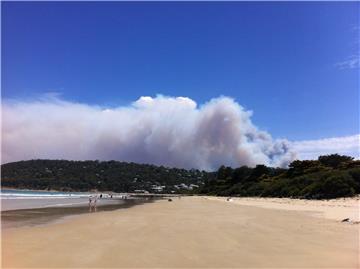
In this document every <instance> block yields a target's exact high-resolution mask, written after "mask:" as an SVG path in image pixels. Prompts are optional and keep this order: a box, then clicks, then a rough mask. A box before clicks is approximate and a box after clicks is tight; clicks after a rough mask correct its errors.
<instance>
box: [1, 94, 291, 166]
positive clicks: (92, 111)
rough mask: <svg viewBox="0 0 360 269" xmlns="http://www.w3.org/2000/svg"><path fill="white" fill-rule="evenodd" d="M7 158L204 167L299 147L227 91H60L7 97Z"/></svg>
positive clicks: (284, 157) (274, 162)
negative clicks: (205, 96)
mask: <svg viewBox="0 0 360 269" xmlns="http://www.w3.org/2000/svg"><path fill="white" fill-rule="evenodd" d="M2 120H3V126H2V127H3V129H2V136H3V144H2V162H3V163H6V162H10V161H18V160H26V159H35V158H49V159H72V160H86V159H92V160H94V159H99V160H122V161H132V162H138V163H152V164H157V165H165V166H175V167H184V168H199V169H205V170H212V169H217V168H218V167H219V166H220V165H222V164H225V165H230V166H240V165H249V166H254V165H256V164H266V165H271V166H286V165H287V164H288V163H289V162H290V161H291V160H293V159H294V156H295V155H294V152H293V151H292V150H291V148H290V146H289V145H290V143H289V142H288V141H286V140H274V139H272V137H271V136H270V134H268V133H266V132H264V131H261V130H259V129H258V128H257V127H256V126H254V124H252V122H251V112H250V111H246V110H244V108H242V107H241V106H240V105H239V104H238V103H236V102H235V101H234V100H233V99H231V98H228V97H219V98H216V99H212V100H210V101H209V102H207V103H205V104H203V105H200V106H198V105H197V104H196V103H195V102H194V101H193V100H191V99H190V98H187V97H164V96H157V97H155V98H152V97H148V96H146V97H141V98H139V99H138V100H137V101H135V102H134V103H132V104H131V105H129V106H122V107H117V108H106V109H104V108H102V107H98V106H92V105H87V104H80V103H74V102H69V101H64V100H61V99H57V98H50V99H42V100H36V101H26V102H19V101H4V102H3V108H2Z"/></svg>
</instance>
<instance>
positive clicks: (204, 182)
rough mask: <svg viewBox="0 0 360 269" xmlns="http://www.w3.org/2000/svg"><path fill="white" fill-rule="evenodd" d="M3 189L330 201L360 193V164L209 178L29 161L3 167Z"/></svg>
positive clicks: (329, 162) (323, 159) (329, 158)
mask: <svg viewBox="0 0 360 269" xmlns="http://www.w3.org/2000/svg"><path fill="white" fill-rule="evenodd" d="M179 185H181V186H188V187H189V186H194V187H193V188H185V187H181V186H180V187H179ZM1 186H2V187H11V188H19V189H37V190H61V191H90V190H98V191H114V192H133V191H135V190H146V191H149V192H154V189H153V187H154V186H164V188H163V190H162V191H161V192H163V193H187V194H200V195H219V196H258V197H292V198H305V199H330V198H337V197H347V196H353V195H356V194H359V193H360V161H358V160H354V159H353V158H352V157H349V156H344V155H339V154H331V155H325V156H320V157H319V158H318V159H317V160H304V161H300V160H296V161H293V162H292V163H290V164H289V167H288V168H286V169H285V168H274V167H267V166H265V165H257V166H255V167H253V168H251V167H248V166H241V167H238V168H231V167H226V166H221V167H220V168H219V169H218V170H217V171H216V172H206V171H200V170H197V169H191V170H186V169H179V168H169V167H164V166H155V165H149V164H136V163H127V162H118V161H102V162H101V161H67V160H30V161H20V162H13V163H7V164H3V165H1ZM157 191H158V190H157Z"/></svg>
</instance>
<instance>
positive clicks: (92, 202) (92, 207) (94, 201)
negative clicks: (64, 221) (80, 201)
mask: <svg viewBox="0 0 360 269" xmlns="http://www.w3.org/2000/svg"><path fill="white" fill-rule="evenodd" d="M108 197H109V198H113V195H112V194H108ZM102 198H103V194H100V195H97V194H95V195H91V196H89V211H90V212H96V206H97V200H98V199H102Z"/></svg>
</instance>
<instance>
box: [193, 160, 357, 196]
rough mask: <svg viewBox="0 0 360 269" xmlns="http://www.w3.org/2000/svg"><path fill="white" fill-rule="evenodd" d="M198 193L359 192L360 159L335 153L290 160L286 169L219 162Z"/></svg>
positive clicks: (305, 194) (270, 194) (330, 193)
mask: <svg viewBox="0 0 360 269" xmlns="http://www.w3.org/2000/svg"><path fill="white" fill-rule="evenodd" d="M200 193H201V194H207V195H222V196H261V197H292V198H306V199H329V198H337V197H346V196H353V195H355V194H359V193H360V161H354V160H353V158H352V157H348V156H341V155H338V154H333V155H327V156H320V157H319V158H318V160H305V161H299V160H297V161H294V162H292V163H291V164H290V165H289V168H288V169H281V168H271V167H266V166H264V165H257V166H256V167H255V168H249V167H247V166H242V167H239V168H236V169H232V168H231V167H225V166H222V167H220V169H219V170H218V171H217V175H216V178H215V179H213V180H209V181H208V182H207V183H206V184H205V185H204V186H203V187H202V188H201V190H200Z"/></svg>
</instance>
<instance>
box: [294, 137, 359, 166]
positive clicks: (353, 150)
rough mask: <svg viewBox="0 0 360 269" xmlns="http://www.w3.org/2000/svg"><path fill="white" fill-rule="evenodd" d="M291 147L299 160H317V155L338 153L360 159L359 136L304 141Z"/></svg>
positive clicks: (297, 142)
mask: <svg viewBox="0 0 360 269" xmlns="http://www.w3.org/2000/svg"><path fill="white" fill-rule="evenodd" d="M291 146H292V147H293V149H294V150H295V151H296V152H297V153H298V157H299V159H301V160H307V159H317V158H318V156H319V155H327V154H332V153H338V154H343V155H348V156H353V157H355V158H357V159H359V158H360V151H359V149H360V135H359V134H357V135H352V136H343V137H333V138H324V139H318V140H304V141H296V142H292V143H291Z"/></svg>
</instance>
